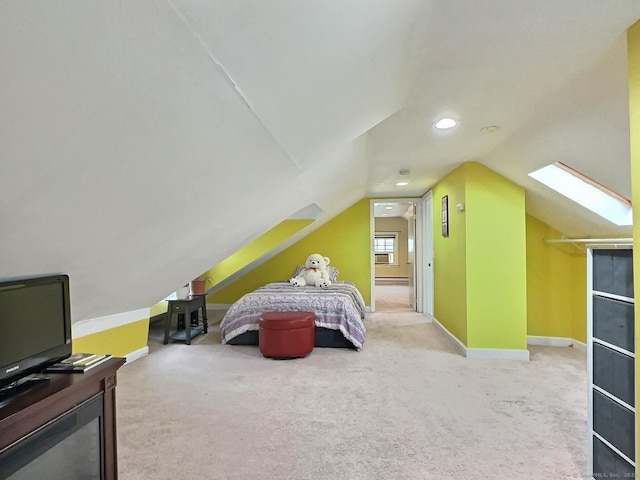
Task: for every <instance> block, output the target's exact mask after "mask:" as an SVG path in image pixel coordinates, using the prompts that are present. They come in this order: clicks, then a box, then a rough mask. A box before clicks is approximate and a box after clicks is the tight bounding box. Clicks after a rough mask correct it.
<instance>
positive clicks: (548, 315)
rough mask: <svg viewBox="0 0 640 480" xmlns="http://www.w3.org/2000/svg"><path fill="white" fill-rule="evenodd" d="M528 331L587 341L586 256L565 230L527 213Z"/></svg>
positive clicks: (546, 335) (547, 335)
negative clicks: (564, 239) (564, 234)
mask: <svg viewBox="0 0 640 480" xmlns="http://www.w3.org/2000/svg"><path fill="white" fill-rule="evenodd" d="M526 223H527V333H528V335H535V336H544V337H567V338H574V339H576V340H579V341H581V342H583V343H586V341H587V322H586V316H587V309H586V302H587V298H586V297H587V294H586V290H587V282H586V262H587V260H586V255H585V252H584V250H580V249H579V248H577V247H576V246H574V245H571V244H568V243H545V239H552V238H561V237H562V233H561V232H559V231H557V230H555V229H553V228H551V227H550V226H549V225H547V224H546V223H544V222H542V221H541V220H538V219H537V218H535V217H532V216H530V215H527V217H526Z"/></svg>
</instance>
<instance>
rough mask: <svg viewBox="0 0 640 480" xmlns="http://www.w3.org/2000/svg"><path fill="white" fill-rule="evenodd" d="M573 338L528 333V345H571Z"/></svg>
mask: <svg viewBox="0 0 640 480" xmlns="http://www.w3.org/2000/svg"><path fill="white" fill-rule="evenodd" d="M572 344H573V339H571V338H569V337H541V336H537V335H527V345H540V346H543V347H570V346H571V345H572Z"/></svg>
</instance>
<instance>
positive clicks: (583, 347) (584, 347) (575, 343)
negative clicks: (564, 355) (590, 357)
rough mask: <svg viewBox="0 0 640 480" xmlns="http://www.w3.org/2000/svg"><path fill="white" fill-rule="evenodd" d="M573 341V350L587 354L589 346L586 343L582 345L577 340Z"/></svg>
mask: <svg viewBox="0 0 640 480" xmlns="http://www.w3.org/2000/svg"><path fill="white" fill-rule="evenodd" d="M572 340H573V345H571V346H572V347H573V348H575V349H576V350H579V351H581V352H585V353H586V351H587V344H586V343H582V342H581V341H579V340H575V339H572Z"/></svg>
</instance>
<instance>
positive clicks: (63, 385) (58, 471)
mask: <svg viewBox="0 0 640 480" xmlns="http://www.w3.org/2000/svg"><path fill="white" fill-rule="evenodd" d="M123 364H124V359H122V358H112V359H110V360H109V361H107V362H105V363H104V364H102V365H99V366H97V367H95V368H93V369H91V370H89V371H87V372H85V373H47V376H48V377H49V378H50V380H49V381H47V382H44V383H42V384H39V385H37V386H35V387H33V388H32V389H30V390H27V391H25V392H23V393H20V394H18V395H16V396H15V397H14V398H11V399H10V400H8V401H6V402H4V403H3V404H2V405H0V479H1V480H4V479H11V480H13V479H16V480H21V479H23V478H25V479H27V478H29V479H31V478H47V479H48V480H56V479H58V478H60V479H64V480H74V479H82V480H87V479H94V478H95V479H97V480H115V479H117V478H118V468H117V448H116V438H117V437H116V395H115V389H116V371H117V370H118V368H120V366H122V365H123ZM42 475H45V476H42Z"/></svg>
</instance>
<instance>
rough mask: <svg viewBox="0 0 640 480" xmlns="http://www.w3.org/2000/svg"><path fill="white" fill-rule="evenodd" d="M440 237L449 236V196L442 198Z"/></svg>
mask: <svg viewBox="0 0 640 480" xmlns="http://www.w3.org/2000/svg"><path fill="white" fill-rule="evenodd" d="M441 212H442V236H443V237H448V236H449V195H443V196H442V209H441Z"/></svg>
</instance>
